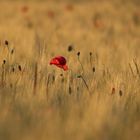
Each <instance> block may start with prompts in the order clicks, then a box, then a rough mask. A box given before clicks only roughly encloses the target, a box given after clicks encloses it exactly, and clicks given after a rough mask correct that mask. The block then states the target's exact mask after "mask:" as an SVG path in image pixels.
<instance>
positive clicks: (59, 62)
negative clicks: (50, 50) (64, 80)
mask: <svg viewBox="0 0 140 140" xmlns="http://www.w3.org/2000/svg"><path fill="white" fill-rule="evenodd" d="M66 62H67V61H66V59H65V58H64V57H63V56H57V57H54V58H53V59H52V60H51V61H50V65H55V66H57V67H59V68H62V69H63V70H65V71H66V70H68V66H67V65H66Z"/></svg>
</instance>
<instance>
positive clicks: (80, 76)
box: [78, 75, 91, 95]
mask: <svg viewBox="0 0 140 140" xmlns="http://www.w3.org/2000/svg"><path fill="white" fill-rule="evenodd" d="M78 78H81V79H82V81H83V82H84V84H85V86H86V88H87V90H88V93H89V95H91V93H90V90H89V86H88V84H87V82H86V80H85V79H84V77H83V76H82V75H79V76H78Z"/></svg>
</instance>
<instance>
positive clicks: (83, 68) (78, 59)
mask: <svg viewBox="0 0 140 140" xmlns="http://www.w3.org/2000/svg"><path fill="white" fill-rule="evenodd" d="M78 61H79V63H80V65H81V68H82V71H83V73H84V67H83V65H82V63H81V61H80V58H79V56H78Z"/></svg>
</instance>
